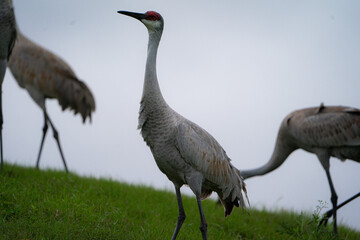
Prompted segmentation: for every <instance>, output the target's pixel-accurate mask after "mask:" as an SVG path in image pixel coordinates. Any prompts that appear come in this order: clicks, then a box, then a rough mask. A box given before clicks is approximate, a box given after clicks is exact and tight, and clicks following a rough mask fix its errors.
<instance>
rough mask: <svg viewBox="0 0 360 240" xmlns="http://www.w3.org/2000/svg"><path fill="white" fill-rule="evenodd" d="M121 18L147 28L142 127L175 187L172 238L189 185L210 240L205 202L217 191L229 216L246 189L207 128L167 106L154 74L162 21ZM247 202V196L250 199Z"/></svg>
mask: <svg viewBox="0 0 360 240" xmlns="http://www.w3.org/2000/svg"><path fill="white" fill-rule="evenodd" d="M118 13H121V14H124V15H127V16H130V17H133V18H135V19H138V20H140V21H141V22H142V23H143V24H144V25H145V26H146V28H147V29H148V32H149V43H148V52H147V54H148V55H147V60H146V68H145V80H144V87H143V94H142V99H141V106H140V112H139V125H138V128H139V129H141V134H142V136H143V138H144V141H145V142H146V143H147V145H148V146H149V147H150V149H151V152H152V154H153V156H154V158H155V161H156V164H157V166H158V167H159V169H160V170H161V171H162V172H163V173H164V174H165V175H166V176H167V177H168V179H169V180H170V181H171V182H172V183H173V184H174V186H175V191H176V197H177V201H178V207H179V216H178V221H177V224H176V228H175V231H174V234H173V236H172V239H176V236H177V234H178V233H179V230H180V228H181V225H182V223H183V222H184V220H185V211H184V208H183V204H182V199H181V193H180V188H181V187H182V185H184V184H187V185H188V186H189V187H190V189H191V190H192V192H193V193H194V194H195V196H196V200H197V204H198V208H199V212H200V218H201V224H200V231H201V233H202V238H203V239H207V223H206V220H205V216H204V212H203V209H202V205H201V200H203V199H205V198H207V197H208V196H210V194H211V193H212V192H213V191H215V192H216V193H217V194H218V196H219V198H220V201H221V203H222V204H223V206H224V209H225V216H227V215H229V214H230V213H231V211H232V209H233V207H234V206H236V207H238V206H239V205H240V206H241V207H244V206H245V203H244V198H243V193H244V194H245V196H246V188H245V184H244V182H243V180H242V177H241V175H240V171H239V170H238V169H236V168H235V167H234V166H233V165H232V164H231V162H230V158H229V157H228V156H227V155H226V153H225V151H224V149H223V148H222V147H221V146H220V144H219V143H218V142H217V141H216V140H215V139H214V138H213V137H212V136H211V135H210V134H209V133H208V132H206V131H205V130H204V129H202V128H201V127H199V126H198V125H196V124H195V123H193V122H191V121H189V120H187V119H186V118H184V117H182V116H181V115H180V114H178V113H177V112H175V111H174V110H173V109H172V108H170V107H169V105H168V104H167V103H166V102H165V100H164V98H163V96H162V94H161V91H160V87H159V83H158V79H157V75H156V55H157V50H158V46H159V42H160V39H161V35H162V32H163V26H164V20H163V18H162V17H161V15H160V14H159V13H157V12H154V11H148V12H146V13H144V14H142V13H133V12H127V11H118ZM246 197H247V196H246Z"/></svg>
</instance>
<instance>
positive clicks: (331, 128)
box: [242, 104, 360, 233]
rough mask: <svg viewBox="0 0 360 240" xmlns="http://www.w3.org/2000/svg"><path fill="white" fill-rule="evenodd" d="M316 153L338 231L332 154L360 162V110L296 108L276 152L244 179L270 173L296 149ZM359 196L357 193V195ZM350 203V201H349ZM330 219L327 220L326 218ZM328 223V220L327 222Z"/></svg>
mask: <svg viewBox="0 0 360 240" xmlns="http://www.w3.org/2000/svg"><path fill="white" fill-rule="evenodd" d="M299 148H301V149H304V150H305V151H308V152H311V153H314V154H316V156H317V157H318V159H319V160H320V163H321V165H322V166H323V168H324V170H325V173H326V176H327V179H328V182H329V185H330V191H331V203H332V206H333V209H332V210H331V211H330V212H331V213H330V212H329V213H327V214H326V215H327V217H330V216H331V215H333V218H334V232H335V233H337V225H336V211H337V209H338V208H340V207H341V206H342V205H341V204H340V205H339V207H337V199H338V197H337V194H336V192H335V188H334V184H333V182H332V180H331V176H330V161H329V160H330V157H335V158H338V159H340V160H342V161H344V160H346V159H350V160H354V161H356V162H360V110H359V109H356V108H351V107H341V106H339V107H337V106H329V107H325V106H324V105H323V104H321V105H320V107H312V108H305V109H301V110H297V111H294V112H292V113H290V114H289V115H287V116H286V117H285V119H284V120H283V121H282V123H281V126H280V129H279V132H278V136H277V140H276V144H275V149H274V152H273V154H272V156H271V158H270V160H269V161H268V162H267V163H266V164H265V165H263V166H262V167H259V168H256V169H253V170H244V171H242V176H243V177H244V179H247V178H250V177H254V176H259V175H264V174H266V173H269V172H271V171H273V170H275V169H276V168H278V167H280V165H281V164H282V163H283V162H284V161H285V160H286V158H287V157H288V156H289V155H290V154H291V153H292V152H293V151H295V150H296V149H299ZM355 196H356V195H355ZM345 202H346V201H345ZM326 221H327V220H326ZM325 223H326V222H325Z"/></svg>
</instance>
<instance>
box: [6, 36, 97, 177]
mask: <svg viewBox="0 0 360 240" xmlns="http://www.w3.org/2000/svg"><path fill="white" fill-rule="evenodd" d="M8 66H9V68H10V70H11V72H12V74H13V76H14V78H15V79H16V81H17V83H18V84H19V86H20V87H21V88H25V89H26V90H27V92H28V93H29V94H30V96H31V98H32V99H33V100H34V101H35V102H36V103H37V105H38V106H39V107H40V108H41V109H42V110H43V113H44V127H43V135H42V139H41V144H40V149H39V154H38V158H37V162H36V167H37V168H38V167H39V162H40V156H41V151H42V148H43V144H44V140H45V136H46V133H47V130H48V123H49V124H50V126H51V128H52V130H53V134H54V135H53V136H54V138H55V140H56V143H57V145H58V148H59V151H60V155H61V158H62V161H63V163H64V167H65V170H66V172H68V168H67V165H66V161H65V157H64V154H63V151H62V148H61V145H60V141H59V134H58V131H57V130H56V128H55V126H54V124H53V122H52V121H51V119H50V117H49V115H48V113H47V111H46V106H45V100H46V99H48V98H56V99H57V100H58V102H59V104H60V105H61V107H62V110H65V109H66V108H70V109H71V110H73V111H74V114H77V113H80V114H81V116H82V119H83V122H84V123H85V120H86V118H87V117H89V119H90V121H91V113H92V112H93V111H95V100H94V97H93V95H92V93H91V91H90V90H89V88H88V87H87V86H86V84H85V83H84V82H82V81H80V80H79V79H78V77H77V76H76V75H75V73H74V72H73V70H72V69H71V67H70V66H69V65H68V64H67V63H66V62H65V61H64V60H62V59H61V58H60V57H58V56H56V55H55V54H53V53H52V52H50V51H48V50H46V49H45V48H43V47H41V46H39V45H38V44H36V43H34V42H33V41H31V40H30V39H28V38H27V37H25V36H24V35H23V34H22V33H21V32H20V31H18V36H17V40H16V44H15V46H14V49H13V53H12V57H11V59H10V61H9V64H8Z"/></svg>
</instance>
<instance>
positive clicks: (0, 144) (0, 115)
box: [0, 76, 4, 172]
mask: <svg viewBox="0 0 360 240" xmlns="http://www.w3.org/2000/svg"><path fill="white" fill-rule="evenodd" d="M0 77H1V76H0ZM3 123H4V120H3V113H2V81H1V83H0V148H1V149H0V154H1V156H0V157H1V168H0V172H2V170H3V168H4V158H3V146H4V145H3V137H2V129H3Z"/></svg>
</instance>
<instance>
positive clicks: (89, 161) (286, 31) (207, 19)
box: [3, 0, 360, 229]
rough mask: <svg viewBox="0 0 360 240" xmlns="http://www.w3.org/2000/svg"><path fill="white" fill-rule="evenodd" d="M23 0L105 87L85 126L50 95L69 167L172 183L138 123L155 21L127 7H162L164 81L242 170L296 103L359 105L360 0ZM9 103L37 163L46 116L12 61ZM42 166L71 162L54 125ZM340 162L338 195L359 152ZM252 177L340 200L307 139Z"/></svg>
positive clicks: (18, 145) (22, 147)
mask: <svg viewBox="0 0 360 240" xmlns="http://www.w3.org/2000/svg"><path fill="white" fill-rule="evenodd" d="M13 1H14V5H15V12H16V17H17V22H18V25H19V28H20V29H21V31H22V32H23V33H24V34H25V35H27V36H28V37H29V38H31V39H33V40H34V41H35V42H37V43H38V44H40V45H42V46H44V47H46V48H47V49H50V50H51V51H53V52H54V53H56V54H57V55H59V56H61V57H62V58H63V59H64V60H65V61H66V62H68V63H69V64H70V65H71V66H72V68H73V69H74V71H75V73H76V74H77V75H78V77H79V78H80V79H82V80H83V81H85V82H86V84H87V85H88V86H89V88H90V89H91V90H92V92H93V94H94V96H95V100H96V104H97V106H96V107H97V109H96V112H95V114H94V115H93V122H92V124H88V123H87V124H85V125H83V124H82V122H81V118H80V116H75V117H74V116H73V114H72V113H70V112H69V111H68V110H67V111H65V112H62V111H61V108H60V107H59V105H58V103H57V101H55V100H48V101H47V108H48V112H49V114H50V117H51V118H52V120H53V122H54V124H55V126H56V127H57V128H58V130H59V133H60V138H61V143H62V145H63V150H64V154H65V157H66V160H67V163H68V167H69V169H70V170H71V171H73V172H76V173H78V174H81V175H87V176H96V177H105V178H112V179H116V180H121V181H126V182H129V183H141V184H146V185H151V186H155V187H156V188H159V189H169V190H170V191H173V185H172V183H171V182H170V181H169V180H168V179H167V178H166V176H165V175H163V174H162V173H161V172H160V171H159V170H158V168H157V166H156V164H155V161H154V159H153V157H152V154H151V152H150V150H149V148H148V147H147V146H146V144H145V143H144V142H143V140H142V137H141V136H140V134H139V131H138V130H137V129H136V127H137V117H138V109H139V101H140V97H141V93H142V85H143V77H144V68H145V60H146V53H147V51H146V48H147V41H148V33H147V30H146V29H145V27H144V26H143V25H142V24H141V23H140V22H139V21H136V20H134V19H132V18H129V17H127V16H123V15H119V14H117V13H116V11H118V10H128V11H136V12H145V11H147V10H156V11H158V12H159V13H161V14H162V16H163V18H164V19H165V28H164V34H163V38H162V41H161V43H160V48H159V53H158V62H157V64H158V65H157V66H158V69H157V72H158V78H159V82H160V87H161V89H162V93H163V95H164V97H165V99H166V100H167V102H168V103H169V105H170V106H171V107H172V108H174V109H175V110H176V111H178V112H179V113H180V114H182V115H183V116H185V117H187V118H188V119H190V120H192V121H193V122H196V123H197V124H199V125H200V126H202V127H203V128H204V129H206V130H207V131H208V132H210V133H211V134H212V135H213V136H214V137H215V138H216V139H217V140H218V141H219V142H220V144H221V145H222V146H223V148H224V149H225V150H226V152H227V154H228V155H229V157H230V158H231V159H232V161H233V164H234V165H235V166H236V167H238V168H239V169H249V168H254V167H258V166H260V165H262V164H264V163H266V162H267V161H268V159H269V157H270V155H271V153H272V151H273V147H274V144H275V139H276V135H277V131H278V127H279V125H280V122H281V121H282V119H283V118H284V117H285V116H286V115H287V114H288V113H289V112H291V111H293V110H296V109H301V108H305V107H311V106H318V105H319V104H320V103H321V102H324V103H325V105H344V106H352V107H357V108H360V105H359V89H360V81H359V79H360V44H359V43H360V26H359V25H360V14H359V12H360V2H359V1H355V0H353V1H350V0H349V1H330V0H326V1H325V0H324V1H312V0H306V1H288V0H286V1H285V0H284V1H280V0H275V1H265V0H264V1H235V0H234V1H225V2H224V1H223V2H221V1H203V0H202V1H189V0H187V1H168V0H156V1H148V0H141V1H140V0H139V1H136V0H133V1H121V0H116V1H115V0H107V1H100V0H97V1H96V0H77V1H73V0H62V1H55V0H32V1H28V0H13ZM3 114H4V136H3V139H4V155H5V159H6V161H8V162H11V163H18V164H22V165H27V166H33V165H35V162H36V157H37V153H38V148H39V145H40V138H41V134H42V126H43V115H42V112H41V110H40V108H39V107H38V106H37V105H36V104H35V103H34V102H33V100H32V99H31V98H30V97H29V95H28V93H27V92H26V91H24V90H23V89H20V88H19V87H18V85H17V83H16V82H15V81H14V79H13V77H12V75H11V74H10V72H9V71H8V72H7V74H6V77H5V81H4V84H3ZM40 166H41V168H43V169H44V168H48V167H49V168H57V169H63V166H62V162H61V158H60V155H59V152H58V150H57V146H56V143H55V141H54V139H53V138H52V132H51V131H49V134H48V136H47V138H46V142H45V146H44V150H43V155H42V159H41V162H40ZM330 171H331V174H332V177H333V181H334V183H335V188H336V191H337V193H338V196H339V202H341V201H343V200H345V199H347V198H349V197H350V196H352V195H353V194H355V193H357V192H359V190H360V187H359V182H360V174H359V172H360V164H358V163H356V162H353V161H350V160H347V161H346V162H345V163H342V162H340V161H339V160H337V159H332V160H331V169H330ZM247 186H248V193H249V198H250V201H251V204H252V206H255V207H259V208H261V207H263V206H265V207H266V208H268V209H274V210H275V209H281V208H286V209H293V210H296V211H298V212H300V211H308V212H310V213H312V212H313V211H314V210H315V208H316V206H317V205H319V203H318V200H322V201H326V202H328V203H329V207H331V203H330V189H329V185H328V182H327V179H326V175H325V172H324V170H323V168H322V167H321V165H320V163H319V161H318V160H317V158H316V156H315V155H313V154H309V153H306V152H304V151H302V150H298V151H296V152H294V153H293V154H292V155H291V156H290V157H289V158H288V159H287V161H286V162H285V163H284V164H283V165H282V166H281V167H280V168H278V169H277V170H275V171H274V172H272V173H269V174H267V175H265V176H263V177H256V178H252V179H249V180H248V181H247ZM182 189H183V190H182V191H183V192H185V193H188V194H190V193H191V191H190V190H189V189H187V187H184V188H182ZM174 207H175V206H174ZM359 212H360V199H358V200H356V201H354V202H352V203H350V204H349V205H348V206H346V207H344V208H343V209H341V210H339V212H338V219H339V220H340V222H342V223H345V224H347V225H349V226H352V227H354V228H357V229H360V226H359V222H360V215H359ZM235 214H241V212H235Z"/></svg>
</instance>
